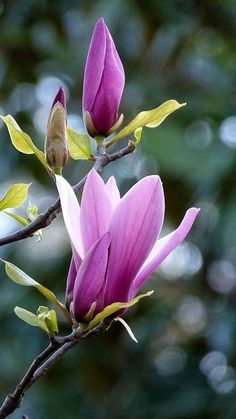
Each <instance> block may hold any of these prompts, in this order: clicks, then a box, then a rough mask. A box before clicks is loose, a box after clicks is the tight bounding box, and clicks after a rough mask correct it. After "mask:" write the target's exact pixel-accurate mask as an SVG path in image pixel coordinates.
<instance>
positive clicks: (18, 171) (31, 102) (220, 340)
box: [0, 0, 236, 419]
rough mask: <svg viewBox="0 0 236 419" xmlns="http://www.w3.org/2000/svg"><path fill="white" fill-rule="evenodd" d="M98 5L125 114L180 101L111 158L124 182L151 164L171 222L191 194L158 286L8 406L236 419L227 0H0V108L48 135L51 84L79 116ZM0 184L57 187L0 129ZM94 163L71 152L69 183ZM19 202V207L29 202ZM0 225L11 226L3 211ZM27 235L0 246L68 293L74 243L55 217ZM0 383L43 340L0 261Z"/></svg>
mask: <svg viewBox="0 0 236 419" xmlns="http://www.w3.org/2000/svg"><path fill="white" fill-rule="evenodd" d="M100 16H103V17H104V18H105V21H106V23H107V25H108V26H109V28H110V31H111V33H112V35H113V38H114V40H115V42H116V45H117V48H118V50H119V53H120V56H121V59H122V61H123V63H124V67H125V72H126V88H125V91H124V95H123V100H122V104H121V111H122V112H123V113H124V114H125V121H126V122H127V121H129V120H130V119H131V118H132V117H133V116H135V114H136V113H137V112H140V111H141V110H146V109H151V108H153V107H156V106H158V105H159V104H160V103H162V102H164V101H165V100H168V99H171V98H174V99H177V100H178V101H180V102H183V101H186V102H187V106H186V107H184V108H182V109H181V110H179V111H178V112H176V113H174V114H173V115H171V116H170V117H169V118H168V119H167V120H166V121H165V122H164V123H163V125H161V126H160V127H159V128H157V129H154V130H151V129H145V130H144V132H143V142H142V144H141V146H140V147H139V149H138V150H137V152H136V153H135V154H134V155H132V156H128V157H126V158H123V159H122V160H120V161H117V162H115V163H114V164H111V165H110V166H109V167H107V168H106V169H105V170H104V178H105V179H107V178H108V177H109V176H110V175H111V174H114V175H115V176H116V178H117V182H118V184H119V186H120V188H121V191H122V193H124V192H125V191H126V190H127V189H128V188H129V187H130V186H131V185H133V184H134V183H135V182H136V181H137V180H138V179H140V178H142V177H143V176H145V175H147V174H153V173H158V174H160V175H161V177H162V180H163V184H164V190H165V195H166V224H165V228H166V231H168V229H171V228H172V229H173V228H175V227H176V226H177V225H178V223H179V222H180V220H181V218H182V217H183V215H184V212H185V211H186V209H187V208H188V207H189V206H192V205H196V206H200V207H201V208H202V210H201V213H200V215H199V217H198V219H197V221H196V223H195V225H194V228H193V229H192V231H191V233H190V234H189V236H188V238H187V240H186V241H185V243H184V244H183V245H181V246H180V247H179V248H178V249H177V250H176V251H175V252H174V253H173V255H172V256H171V257H169V258H168V260H167V261H166V262H165V263H164V264H163V266H162V268H160V269H159V270H158V271H157V272H156V273H155V274H154V275H153V276H152V279H150V281H149V282H148V284H147V286H146V288H145V289H147V290H148V289H152V288H153V289H155V294H154V296H152V297H150V298H149V299H146V300H144V301H141V302H140V303H139V304H138V306H136V307H134V308H132V309H130V310H129V312H128V313H127V314H126V316H125V319H126V320H127V321H128V323H129V324H130V326H131V327H132V329H133V331H134V333H135V335H136V336H137V338H138V340H139V344H138V345H137V344H135V343H134V342H133V341H131V340H130V339H129V337H128V336H127V334H126V332H125V330H124V329H123V328H122V326H121V325H119V324H114V325H113V326H112V328H111V330H110V331H109V333H106V334H104V335H99V336H96V337H94V338H93V339H91V340H88V341H86V342H83V344H81V345H80V346H79V347H76V348H75V349H74V350H73V351H71V352H70V353H68V354H67V355H66V356H65V357H64V359H62V360H61V361H60V363H58V364H57V365H56V366H54V367H53V368H52V369H51V370H50V371H49V373H48V374H47V376H46V377H44V378H43V379H42V380H41V381H40V382H39V383H38V384H37V385H35V386H34V387H33V388H32V389H30V391H29V392H28V393H27V395H26V397H25V401H24V404H23V406H22V407H21V408H20V409H19V410H18V411H17V412H15V413H14V414H12V416H11V417H12V418H15V419H16V418H20V417H21V416H22V414H24V413H26V414H28V415H29V418H30V419H42V418H43V419H46V418H47V419H56V418H57V419H58V418H63V419H77V418H81V419H91V418H92V419H110V418H114V419H115V418H116V419H121V418H122V419H124V418H125V419H126V418H127V419H150V418H154V419H205V418H207V419H211V418H214V419H233V418H235V417H236V398H235V389H236V372H235V368H236V326H235V324H236V310H235V303H236V298H235V297H236V260H235V255H236V228H235V227H236V186H235V185H236V182H235V179H236V72H235V68H236V53H235V47H236V45H235V39H236V9H235V1H234V0H216V1H211V0H173V1H170V0H166V1H165V0H162V1H155V0H145V1H144V0H136V1H135V0H130V1H125V0H120V1H118V0H113V1H107V0H98V1H90V0H81V1H75V0H74V1H73V0H71V1H69V0H65V1H63V0H62V1H57V2H56V1H55V2H54V1H49V0H41V1H37V0H31V1H30V0H28V1H27V0H21V1H16V0H8V1H0V111H1V114H4V115H5V114H7V113H11V114H12V115H13V116H14V117H15V119H16V120H17V121H18V123H19V124H20V126H21V127H22V129H23V130H24V131H26V132H28V133H29V134H30V135H31V136H32V138H33V139H34V141H35V143H36V144H37V145H38V146H39V147H41V148H43V142H44V133H45V128H46V121H47V117H48V112H49V109H50V105H51V102H52V100H53V98H54V96H55V93H56V91H57V88H58V87H59V85H60V84H61V83H62V84H63V86H64V87H65V89H66V92H67V97H68V115H69V118H68V121H69V126H73V127H74V128H81V126H82V121H81V117H80V115H81V92H82V81H83V68H84V64H85V59H86V53H87V49H88V45H89V41H90V37H91V33H92V30H93V27H94V24H95V22H96V20H97V19H98V18H99V17H100ZM0 136H1V139H0V155H1V165H0V180H1V183H0V192H1V195H3V194H4V193H5V191H6V189H7V187H8V186H9V185H10V184H12V183H14V182H16V181H18V182H19V181H20V182H33V184H32V186H31V189H30V200H31V201H32V202H33V203H35V204H37V205H38V206H39V209H40V211H44V210H45V209H46V208H47V206H48V205H49V204H50V203H52V202H53V201H54V200H55V198H56V190H55V187H54V185H53V184H52V181H51V179H50V178H49V177H48V176H47V174H46V173H45V172H44V170H43V169H42V167H41V166H40V163H39V162H38V161H37V160H36V159H35V158H34V157H33V156H26V155H22V154H21V155H20V154H19V153H17V151H16V150H15V149H13V147H12V146H11V144H10V140H9V137H8V134H7V131H6V128H5V127H4V126H3V124H1V127H0ZM88 168H89V165H88V164H87V163H81V162H71V163H70V164H69V165H68V167H67V168H66V170H65V176H66V177H67V179H69V180H70V182H71V183H75V182H77V181H78V180H79V179H80V178H81V177H82V176H83V175H84V173H86V172H87V171H88ZM25 208H26V205H25V207H23V208H22V209H20V210H18V213H20V214H21V215H24V213H25ZM0 228H1V236H4V235H6V234H8V233H9V232H10V231H15V230H16V229H17V228H18V225H17V224H16V223H15V222H14V221H9V220H8V218H7V216H6V215H4V214H1V217H0ZM43 235H44V238H43V241H42V242H41V243H35V240H34V238H30V239H27V240H24V241H21V242H19V243H13V244H10V245H8V246H5V247H2V248H1V257H3V258H5V259H8V260H10V261H12V262H13V263H15V264H17V265H18V266H20V267H21V268H22V269H24V270H25V271H26V272H27V273H29V274H30V275H31V276H32V277H34V278H35V279H36V280H38V281H40V282H42V283H43V284H45V285H46V286H48V287H49V288H51V289H53V290H54V291H55V293H56V294H57V295H58V296H59V297H60V298H61V299H63V294H64V288H65V281H66V275H67V270H68V266H69V260H70V246H69V241H68V238H67V234H66V232H65V227H64V225H63V222H62V219H61V217H58V218H57V219H56V220H55V221H54V222H53V224H52V225H51V226H50V227H48V228H47V229H45V231H44V233H43ZM0 274H1V278H0V279H1V280H0V324H1V327H0V350H1V351H0V377H1V379H0V396H1V398H2V399H3V398H4V395H5V394H6V393H8V392H10V391H12V390H13V388H14V386H15V384H16V382H17V381H18V380H19V379H20V377H21V376H22V374H23V373H24V371H25V370H26V368H27V366H28V365H29V363H30V362H31V360H32V359H33V358H34V356H36V355H37V354H38V353H39V351H40V350H42V349H43V348H44V347H45V346H46V344H47V338H46V336H44V335H43V334H42V333H41V332H40V331H39V330H35V329H33V328H30V327H28V326H27V325H25V324H23V323H22V322H20V320H19V319H18V318H16V317H15V315H14V313H13V308H14V306H15V305H19V306H23V307H25V308H28V309H30V310H33V311H35V310H36V308H37V307H38V305H40V304H41V305H42V304H45V300H44V299H43V298H42V297H40V296H39V295H38V294H37V293H36V291H34V290H30V289H24V288H21V287H19V286H17V285H15V284H12V283H11V282H10V281H9V280H8V279H7V278H6V275H5V273H4V271H3V268H2V267H1V272H0ZM61 331H62V332H63V333H68V332H69V330H68V327H67V325H66V324H64V323H63V320H62V319H61Z"/></svg>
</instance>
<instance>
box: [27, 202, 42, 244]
mask: <svg viewBox="0 0 236 419" xmlns="http://www.w3.org/2000/svg"><path fill="white" fill-rule="evenodd" d="M27 214H28V219H29V221H34V220H36V218H38V216H39V212H38V207H37V206H36V205H34V204H32V203H31V202H29V205H28V207H27ZM34 235H35V236H36V237H37V240H36V242H39V241H41V240H42V238H43V231H42V230H37V231H35V233H34Z"/></svg>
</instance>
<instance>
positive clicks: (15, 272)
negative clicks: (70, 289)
mask: <svg viewBox="0 0 236 419" xmlns="http://www.w3.org/2000/svg"><path fill="white" fill-rule="evenodd" d="M1 260H2V262H4V263H5V270H6V274H7V275H8V277H9V278H10V279H11V280H12V281H14V282H15V283H16V284H19V285H23V286H25V287H34V288H36V289H37V290H38V291H39V292H40V293H41V294H42V295H43V296H44V297H45V298H47V300H49V301H50V302H51V303H52V304H54V305H55V306H56V307H57V308H58V309H59V310H60V311H61V312H62V313H63V314H64V315H65V316H66V318H67V319H68V320H69V321H70V322H71V317H70V314H69V312H68V311H67V309H66V307H65V305H64V304H62V303H61V302H60V301H59V300H58V299H57V298H56V296H55V294H53V292H52V291H50V290H49V289H48V288H46V287H44V286H43V285H41V284H39V282H37V281H35V280H34V279H33V278H31V277H30V276H29V275H27V274H26V273H25V272H23V271H22V270H21V269H20V268H18V267H17V266H16V265H14V264H13V263H11V262H7V261H6V260H3V259H1Z"/></svg>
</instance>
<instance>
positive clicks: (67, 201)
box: [55, 175, 84, 259]
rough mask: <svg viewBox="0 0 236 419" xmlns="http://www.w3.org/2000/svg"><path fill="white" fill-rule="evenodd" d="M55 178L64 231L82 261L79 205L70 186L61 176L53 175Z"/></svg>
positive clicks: (82, 250)
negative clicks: (64, 226) (65, 230)
mask: <svg viewBox="0 0 236 419" xmlns="http://www.w3.org/2000/svg"><path fill="white" fill-rule="evenodd" d="M55 177H56V185H57V189H58V193H59V197H60V201H61V208H62V214H63V217H64V221H65V225H66V229H67V231H68V234H69V237H70V240H71V243H72V245H73V247H74V249H75V250H76V252H77V253H78V255H79V256H80V258H81V259H83V256H84V249H83V244H82V239H81V232H80V206H79V203H78V201H77V198H76V196H75V193H74V191H73V189H72V187H71V186H70V184H69V183H68V182H67V181H66V180H65V179H64V178H63V177H62V176H59V175H55Z"/></svg>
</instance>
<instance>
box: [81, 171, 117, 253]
mask: <svg viewBox="0 0 236 419" xmlns="http://www.w3.org/2000/svg"><path fill="white" fill-rule="evenodd" d="M111 215H112V204H111V201H110V199H109V197H108V195H107V193H106V189H105V185H104V182H103V180H102V178H101V176H99V174H98V173H97V172H96V170H94V169H92V170H91V171H90V172H89V174H88V177H87V180H86V183H85V186H84V190H83V195H82V200H81V215H80V225H81V234H82V239H83V246H84V250H85V253H86V252H87V251H88V250H89V249H90V248H91V246H92V245H93V244H94V243H95V242H96V241H97V240H98V239H99V238H100V237H101V236H103V234H104V233H106V232H107V231H108V227H109V223H110V219H111Z"/></svg>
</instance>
